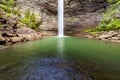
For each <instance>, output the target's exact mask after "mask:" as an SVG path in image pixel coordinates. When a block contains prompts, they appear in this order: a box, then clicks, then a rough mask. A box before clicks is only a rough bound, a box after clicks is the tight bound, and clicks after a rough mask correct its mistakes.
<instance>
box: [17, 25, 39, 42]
mask: <svg viewBox="0 0 120 80" xmlns="http://www.w3.org/2000/svg"><path fill="white" fill-rule="evenodd" d="M16 34H17V35H18V37H21V38H23V39H25V40H26V41H30V40H36V39H39V36H40V35H38V33H37V32H36V31H35V30H33V29H30V28H26V27H25V28H21V29H16Z"/></svg>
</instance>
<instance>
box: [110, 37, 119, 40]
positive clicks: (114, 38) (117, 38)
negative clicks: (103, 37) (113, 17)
mask: <svg viewBox="0 0 120 80" xmlns="http://www.w3.org/2000/svg"><path fill="white" fill-rule="evenodd" d="M111 40H120V37H112V38H111Z"/></svg>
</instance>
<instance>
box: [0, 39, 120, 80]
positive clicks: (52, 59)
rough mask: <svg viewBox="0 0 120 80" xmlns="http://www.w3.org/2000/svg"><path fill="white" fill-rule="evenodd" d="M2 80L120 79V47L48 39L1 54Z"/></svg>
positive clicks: (86, 41)
mask: <svg viewBox="0 0 120 80" xmlns="http://www.w3.org/2000/svg"><path fill="white" fill-rule="evenodd" d="M0 80H120V44H116V43H106V42H101V41H96V40H88V39H78V38H72V37H65V38H56V37H48V38H44V39H42V40H38V41H33V42H27V43H20V44H15V45H12V46H11V47H10V48H8V49H5V50H1V51H0Z"/></svg>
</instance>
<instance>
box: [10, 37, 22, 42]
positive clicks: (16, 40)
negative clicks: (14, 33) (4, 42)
mask: <svg viewBox="0 0 120 80" xmlns="http://www.w3.org/2000/svg"><path fill="white" fill-rule="evenodd" d="M22 39H23V38H22V37H11V38H10V42H11V43H16V42H21V41H22Z"/></svg>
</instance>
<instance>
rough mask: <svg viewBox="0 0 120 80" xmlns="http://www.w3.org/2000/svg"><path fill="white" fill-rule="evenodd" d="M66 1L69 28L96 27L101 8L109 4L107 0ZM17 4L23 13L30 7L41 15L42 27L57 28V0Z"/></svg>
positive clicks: (66, 18)
mask: <svg viewBox="0 0 120 80" xmlns="http://www.w3.org/2000/svg"><path fill="white" fill-rule="evenodd" d="M64 3H65V7H64V8H65V11H64V12H65V18H64V19H65V22H64V23H65V27H66V28H65V29H67V30H71V29H74V27H75V28H77V27H78V28H79V29H81V28H82V29H83V28H86V27H95V26H96V25H98V24H99V22H100V20H101V19H102V12H101V10H103V9H105V8H106V6H107V5H108V3H107V2H106V0H64ZM17 4H18V5H17V6H21V13H22V12H23V13H24V12H25V11H26V9H29V10H31V11H34V12H35V13H37V14H38V15H39V16H38V17H39V18H40V19H41V20H42V22H43V23H42V25H41V26H40V27H39V28H40V29H42V30H57V25H58V24H57V0H17ZM71 25H72V28H71Z"/></svg>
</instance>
